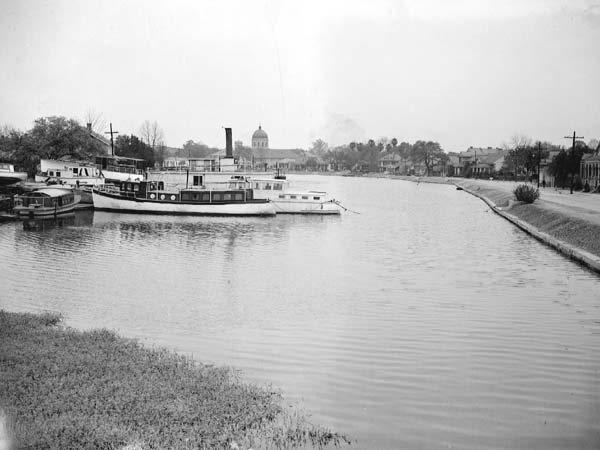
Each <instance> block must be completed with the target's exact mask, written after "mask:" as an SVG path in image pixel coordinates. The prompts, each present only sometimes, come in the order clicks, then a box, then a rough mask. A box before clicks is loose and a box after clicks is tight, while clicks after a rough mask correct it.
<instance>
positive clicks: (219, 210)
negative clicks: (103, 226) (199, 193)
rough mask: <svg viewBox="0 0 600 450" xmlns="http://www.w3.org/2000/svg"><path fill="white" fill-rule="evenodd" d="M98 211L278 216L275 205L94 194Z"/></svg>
mask: <svg viewBox="0 0 600 450" xmlns="http://www.w3.org/2000/svg"><path fill="white" fill-rule="evenodd" d="M92 197H93V202H94V209H98V210H101V211H121V212H127V213H142V214H172V215H195V216H274V215H275V208H274V207H273V204H272V203H271V202H264V201H255V202H245V203H202V204H197V203H181V202H163V201H158V200H149V199H139V198H123V197H122V196H120V195H115V194H110V193H106V192H99V191H98V190H96V189H94V190H93V191H92Z"/></svg>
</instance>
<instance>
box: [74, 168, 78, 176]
mask: <svg viewBox="0 0 600 450" xmlns="http://www.w3.org/2000/svg"><path fill="white" fill-rule="evenodd" d="M73 175H75V176H77V175H78V173H77V167H73Z"/></svg>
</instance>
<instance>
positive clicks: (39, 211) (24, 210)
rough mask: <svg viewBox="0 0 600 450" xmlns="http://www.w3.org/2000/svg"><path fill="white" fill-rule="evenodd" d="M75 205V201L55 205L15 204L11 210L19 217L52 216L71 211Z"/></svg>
mask: <svg viewBox="0 0 600 450" xmlns="http://www.w3.org/2000/svg"><path fill="white" fill-rule="evenodd" d="M76 206H77V203H71V204H70V205H63V206H56V207H46V206H41V207H35V206H15V207H14V209H13V211H14V213H15V214H17V215H18V216H19V217H53V216H57V215H59V214H64V213H68V212H72V211H73V210H74V209H75V207H76Z"/></svg>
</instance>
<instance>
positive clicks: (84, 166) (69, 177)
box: [35, 159, 104, 187]
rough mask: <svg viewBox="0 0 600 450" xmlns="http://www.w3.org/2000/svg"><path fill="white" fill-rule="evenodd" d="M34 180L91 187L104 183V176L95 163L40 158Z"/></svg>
mask: <svg viewBox="0 0 600 450" xmlns="http://www.w3.org/2000/svg"><path fill="white" fill-rule="evenodd" d="M35 181H36V182H38V183H54V184H66V185H69V186H77V187H84V186H89V187H91V186H99V185H101V184H104V177H103V176H102V174H101V173H100V170H99V169H98V167H96V165H95V164H92V163H90V162H87V161H68V160H54V159H42V160H40V165H39V171H38V173H36V175H35Z"/></svg>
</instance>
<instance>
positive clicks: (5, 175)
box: [0, 163, 27, 186]
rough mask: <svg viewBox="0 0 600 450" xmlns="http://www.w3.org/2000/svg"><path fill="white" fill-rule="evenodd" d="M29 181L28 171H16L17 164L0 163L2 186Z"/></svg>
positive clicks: (0, 183)
mask: <svg viewBox="0 0 600 450" xmlns="http://www.w3.org/2000/svg"><path fill="white" fill-rule="evenodd" d="M20 181H27V172H15V166H13V165H12V164H9V163H0V186H8V185H10V184H14V183H18V182H20Z"/></svg>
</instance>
